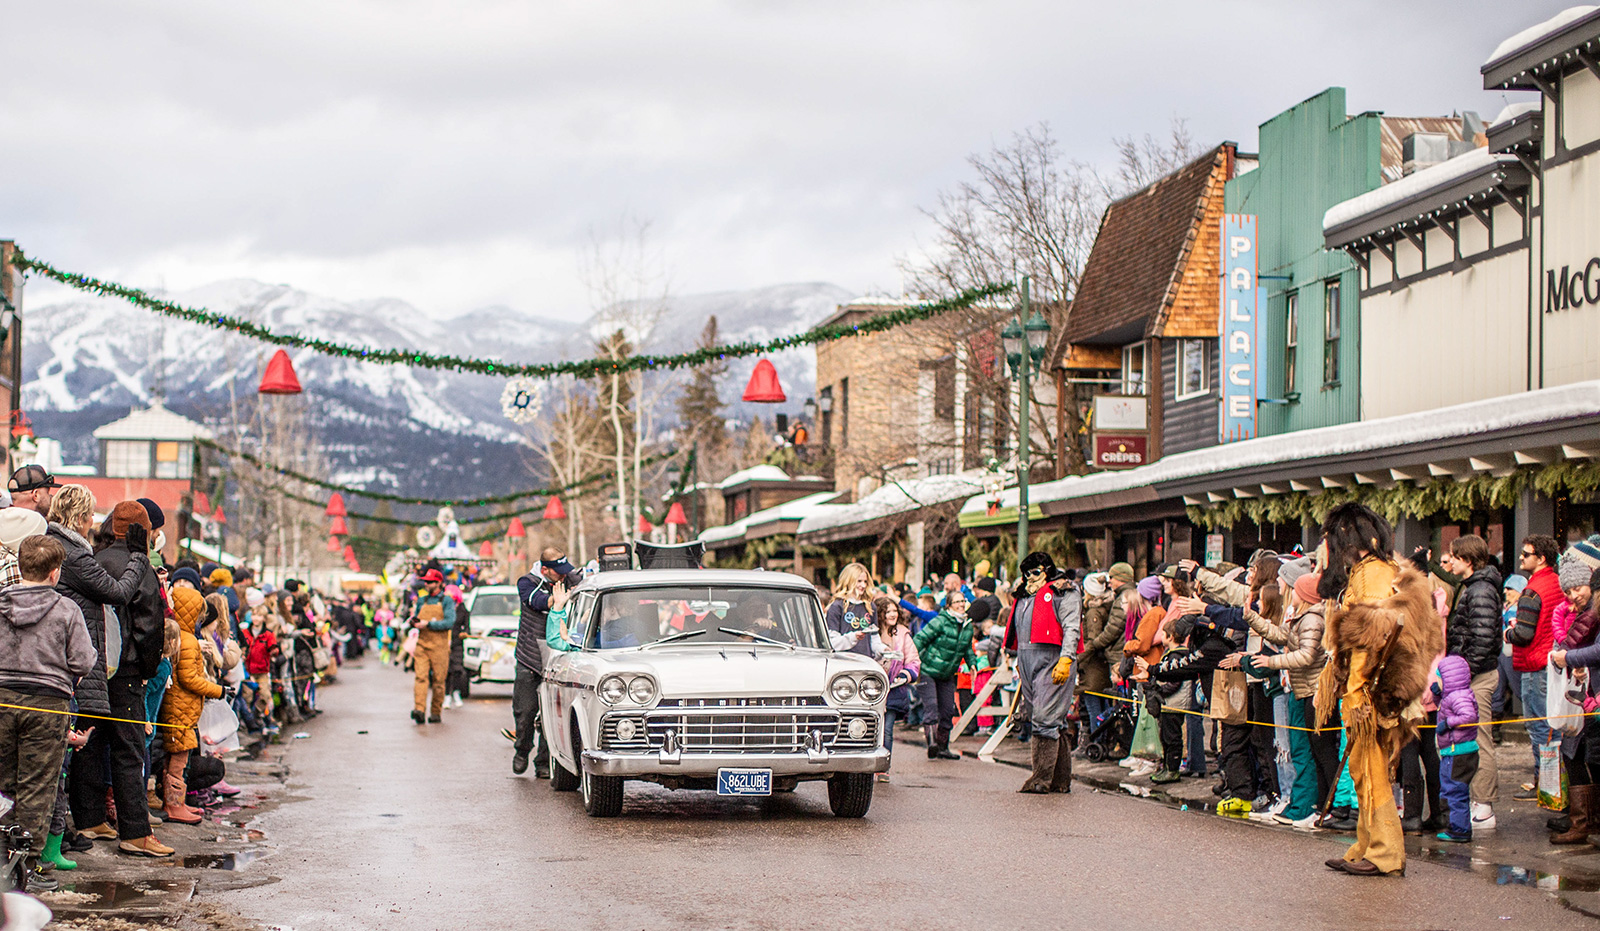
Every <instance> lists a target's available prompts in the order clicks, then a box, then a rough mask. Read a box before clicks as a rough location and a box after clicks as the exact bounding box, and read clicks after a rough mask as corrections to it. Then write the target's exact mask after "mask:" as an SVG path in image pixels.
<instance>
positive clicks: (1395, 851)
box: [1317, 504, 1444, 876]
mask: <svg viewBox="0 0 1600 931" xmlns="http://www.w3.org/2000/svg"><path fill="white" fill-rule="evenodd" d="M1323 535H1324V539H1325V540H1326V541H1327V543H1328V564H1329V569H1330V571H1332V572H1334V573H1336V574H1337V575H1342V576H1343V578H1344V586H1343V588H1342V590H1341V591H1339V592H1337V593H1334V592H1329V591H1320V593H1321V594H1323V595H1324V597H1326V598H1328V599H1329V600H1330V601H1331V602H1332V605H1331V609H1330V610H1329V612H1328V621H1327V630H1326V632H1325V633H1324V636H1323V647H1324V648H1325V649H1326V650H1327V652H1328V655H1329V657H1330V658H1329V660H1328V664H1327V665H1326V666H1324V667H1323V670H1322V675H1321V677H1320V679H1319V681H1318V683H1317V722H1318V726H1319V727H1320V726H1322V725H1323V724H1325V723H1326V722H1327V721H1328V720H1329V719H1330V718H1331V717H1332V716H1333V710H1334V707H1335V704H1336V703H1337V702H1340V701H1342V702H1343V709H1342V710H1343V719H1344V724H1345V728H1346V730H1347V737H1348V742H1349V753H1350V777H1351V779H1352V780H1353V781H1354V782H1355V790H1356V798H1357V800H1358V803H1359V806H1360V814H1359V816H1358V817H1357V819H1356V842H1355V843H1354V844H1352V845H1351V846H1350V849H1349V850H1347V851H1345V854H1344V856H1343V857H1340V858H1335V859H1331V860H1328V861H1327V865H1328V867H1329V868H1330V869H1334V870H1340V871H1342V872H1346V873H1349V874H1351V875H1354V876H1385V875H1404V873H1405V866H1406V848H1405V837H1404V835H1403V834H1402V832H1401V827H1400V813H1399V812H1398V811H1397V810H1396V809H1395V804H1394V789H1393V783H1392V779H1393V773H1394V766H1395V762H1396V761H1397V760H1398V759H1399V756H1400V748H1401V747H1403V746H1405V744H1406V743H1407V742H1408V741H1411V740H1414V739H1416V734H1417V722H1418V720H1420V718H1421V715H1420V713H1418V710H1417V704H1416V703H1417V700H1418V699H1419V698H1420V697H1421V696H1422V693H1423V692H1424V691H1425V690H1426V689H1427V683H1428V670H1429V667H1430V665H1431V664H1432V661H1433V658H1434V657H1435V656H1437V655H1438V654H1439V653H1440V652H1442V651H1443V650H1444V635H1443V633H1442V632H1441V631H1440V628H1439V624H1438V623H1437V618H1436V617H1435V616H1434V613H1433V612H1434V609H1433V601H1432V594H1431V591H1430V587H1429V584H1428V580H1427V579H1426V578H1425V577H1423V575H1422V574H1421V573H1419V572H1417V571H1416V570H1415V569H1411V568H1409V567H1408V568H1404V569H1402V568H1399V567H1398V566H1397V565H1396V564H1395V563H1394V562H1393V561H1392V559H1390V558H1388V554H1389V553H1390V550H1391V547H1390V546H1388V545H1387V544H1388V542H1389V540H1390V539H1392V538H1391V537H1390V533H1389V527H1388V524H1387V522H1385V521H1384V520H1383V518H1381V517H1379V516H1378V515H1377V514H1375V513H1373V512H1372V511H1371V510H1370V509H1368V508H1366V507H1363V506H1361V505H1357V504H1348V505H1344V506H1342V507H1340V508H1336V509H1335V510H1334V511H1333V512H1332V513H1331V514H1329V515H1328V520H1327V522H1326V523H1324V525H1323ZM1326 578H1327V576H1326V575H1325V576H1324V581H1326ZM1391 644H1392V645H1391Z"/></svg>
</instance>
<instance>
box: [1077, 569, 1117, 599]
mask: <svg viewBox="0 0 1600 931" xmlns="http://www.w3.org/2000/svg"><path fill="white" fill-rule="evenodd" d="M1110 591H1111V586H1110V585H1109V584H1108V582H1107V579H1106V574H1105V573H1104V572H1094V573H1091V574H1089V575H1088V576H1087V577H1086V578H1084V580H1083V593H1084V594H1085V595H1088V596H1089V597H1090V598H1104V597H1105V596H1106V595H1107V594H1108V593H1110Z"/></svg>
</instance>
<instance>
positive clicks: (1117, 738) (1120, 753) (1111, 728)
mask: <svg viewBox="0 0 1600 931" xmlns="http://www.w3.org/2000/svg"><path fill="white" fill-rule="evenodd" d="M1115 691H1116V693H1117V694H1118V695H1119V696H1122V697H1123V698H1127V697H1129V696H1128V691H1127V689H1123V688H1118V689H1115ZM1110 704H1111V710H1110V711H1107V712H1106V716H1105V718H1103V719H1102V720H1101V721H1100V723H1099V724H1097V725H1095V726H1094V727H1089V720H1090V719H1089V715H1087V714H1085V713H1084V712H1083V710H1082V709H1083V706H1082V704H1081V700H1080V704H1079V711H1078V714H1079V717H1080V718H1081V719H1082V721H1083V724H1082V725H1081V726H1082V727H1084V728H1087V732H1086V733H1085V735H1084V737H1083V740H1082V741H1081V743H1082V745H1083V747H1082V749H1083V755H1084V756H1085V757H1087V758H1088V759H1089V761H1090V762H1093V763H1099V762H1102V761H1104V760H1120V759H1122V758H1123V757H1125V756H1127V755H1128V751H1129V750H1130V749H1131V748H1132V747H1133V732H1134V730H1135V729H1136V728H1137V727H1138V725H1139V718H1138V710H1139V706H1138V705H1136V704H1134V703H1133V702H1131V701H1113V702H1111V703H1110Z"/></svg>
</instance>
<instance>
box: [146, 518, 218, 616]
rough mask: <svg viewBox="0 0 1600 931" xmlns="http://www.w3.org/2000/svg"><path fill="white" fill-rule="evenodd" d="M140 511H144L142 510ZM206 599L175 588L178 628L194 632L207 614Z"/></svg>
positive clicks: (191, 592) (186, 590)
mask: <svg viewBox="0 0 1600 931" xmlns="http://www.w3.org/2000/svg"><path fill="white" fill-rule="evenodd" d="M140 510H144V509H143V508H140ZM205 610H206V599H205V596H204V595H201V594H200V593H199V592H197V591H195V590H194V589H192V588H174V589H173V590H172V616H173V617H175V618H177V619H178V626H179V627H182V628H183V629H184V630H194V625H195V623H196V622H197V621H199V620H200V616H201V615H202V614H204V613H205Z"/></svg>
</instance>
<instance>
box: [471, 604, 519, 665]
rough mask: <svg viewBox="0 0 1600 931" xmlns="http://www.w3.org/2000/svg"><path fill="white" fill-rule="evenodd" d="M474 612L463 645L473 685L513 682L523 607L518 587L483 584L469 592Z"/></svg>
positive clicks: (472, 611)
mask: <svg viewBox="0 0 1600 931" xmlns="http://www.w3.org/2000/svg"><path fill="white" fill-rule="evenodd" d="M467 610H468V611H470V612H471V613H472V616H471V619H470V620H469V621H468V622H467V626H468V631H467V636H466V638H465V641H464V643H463V645H462V651H461V656H462V662H463V663H464V665H465V666H466V669H467V672H468V673H469V674H471V676H472V681H473V682H514V681H516V678H517V624H518V623H519V622H520V621H521V604H520V603H519V602H518V601H517V587H516V586H515V585H484V586H480V587H478V588H474V589H473V590H472V591H470V592H468V593H467Z"/></svg>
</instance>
